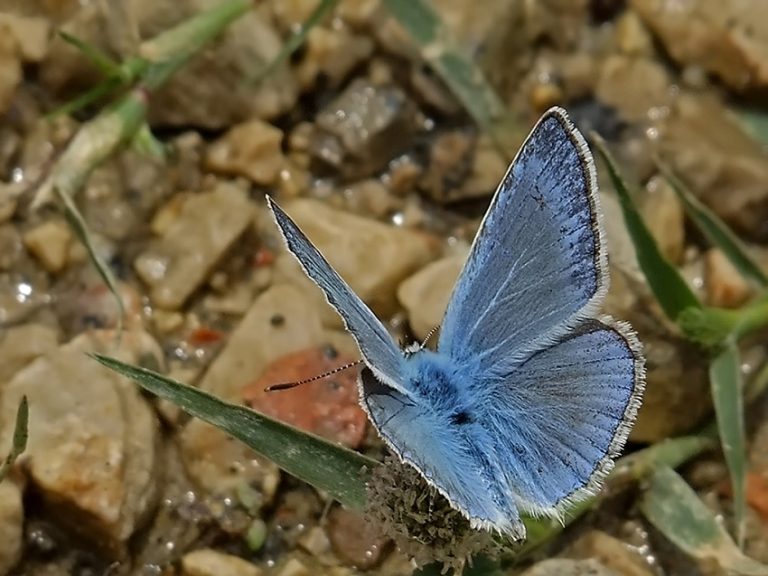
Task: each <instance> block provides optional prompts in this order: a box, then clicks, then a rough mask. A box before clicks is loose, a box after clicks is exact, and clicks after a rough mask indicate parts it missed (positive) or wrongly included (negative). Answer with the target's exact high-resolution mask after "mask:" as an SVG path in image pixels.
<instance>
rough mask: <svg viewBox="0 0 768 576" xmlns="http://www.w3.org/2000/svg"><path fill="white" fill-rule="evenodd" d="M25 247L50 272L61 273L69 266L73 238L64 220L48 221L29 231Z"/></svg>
mask: <svg viewBox="0 0 768 576" xmlns="http://www.w3.org/2000/svg"><path fill="white" fill-rule="evenodd" d="M23 240H24V246H25V247H26V248H27V250H29V252H30V253H31V254H32V256H34V257H35V258H36V259H37V260H38V261H39V262H40V264H41V265H42V266H43V268H45V269H46V270H47V271H48V272H51V273H57V272H61V271H62V270H63V269H64V268H65V266H66V265H67V260H68V256H69V247H70V244H71V243H72V240H73V236H72V231H71V230H70V227H69V225H68V224H67V223H66V222H64V221H63V220H48V221H46V222H43V223H42V224H39V225H38V226H36V227H34V228H32V229H31V230H28V231H27V232H25V233H24V236H23Z"/></svg>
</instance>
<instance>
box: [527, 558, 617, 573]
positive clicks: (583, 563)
mask: <svg viewBox="0 0 768 576" xmlns="http://www.w3.org/2000/svg"><path fill="white" fill-rule="evenodd" d="M520 576H622V574H621V573H620V572H616V571H615V570H612V569H610V568H606V567H605V566H603V565H602V564H601V563H600V562H598V561H597V560H568V559H565V558H552V559H550V560H544V561H542V562H539V563H537V564H534V565H533V566H532V567H531V568H528V570H526V571H525V572H523V573H521V575H520Z"/></svg>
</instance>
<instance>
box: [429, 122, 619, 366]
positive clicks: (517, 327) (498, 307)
mask: <svg viewBox="0 0 768 576" xmlns="http://www.w3.org/2000/svg"><path fill="white" fill-rule="evenodd" d="M597 201H598V200H597V184H596V180H595V173H594V168H593V164H592V159H591V156H590V154H589V150H588V149H587V146H586V143H585V142H584V139H583V138H582V137H581V135H580V134H579V133H578V132H577V131H576V130H575V128H573V126H572V124H571V122H570V120H568V118H567V116H566V115H565V112H564V111H562V110H560V109H558V108H555V109H552V110H550V111H549V112H548V113H547V114H545V115H544V116H543V117H542V119H541V120H540V121H539V123H538V124H537V125H536V127H535V128H534V129H533V131H532V132H531V135H530V136H529V137H528V139H527V141H526V142H525V144H523V146H522V148H521V149H520V152H519V153H518V155H517V157H516V158H515V161H514V162H513V163H512V165H511V166H510V168H509V170H508V171H507V174H506V175H505V177H504V179H503V180H502V181H501V184H500V185H499V188H498V190H497V191H496V195H495V196H494V198H493V201H492V202H491V206H490V208H489V209H488V212H487V215H486V217H485V219H484V220H483V223H482V224H481V226H480V229H479V231H478V233H477V236H476V238H475V241H474V244H473V245H472V249H471V251H470V255H469V258H468V260H467V263H466V264H465V267H464V270H463V272H462V274H461V276H460V277H459V281H458V282H457V284H456V287H455V288H454V290H453V295H452V296H451V300H450V302H449V304H448V309H447V311H446V314H445V317H444V319H443V323H442V327H441V333H440V341H439V346H438V350H439V351H440V352H441V353H444V354H446V355H448V356H450V357H451V358H454V359H455V360H456V361H458V362H462V361H470V362H474V361H478V362H480V363H481V364H482V365H485V366H492V365H494V366H495V367H497V368H498V369H499V370H500V371H501V372H505V371H508V369H509V368H510V367H511V366H512V365H513V364H514V363H516V362H519V361H521V360H524V359H525V358H526V357H527V356H528V355H529V354H530V353H531V352H533V351H535V350H538V349H539V348H541V347H542V345H545V344H546V343H547V342H553V341H555V340H556V339H557V337H558V336H559V335H561V334H563V333H565V332H566V331H567V330H568V329H569V328H570V327H572V326H573V325H574V324H575V323H576V322H577V321H578V319H579V318H580V317H586V316H589V315H590V314H591V313H593V312H594V311H595V309H596V308H597V306H599V303H600V300H601V299H602V297H603V296H604V294H605V292H606V290H607V284H608V278H607V262H606V255H605V247H604V245H603V239H602V237H601V230H600V224H599V221H598V219H599V217H600V216H599V210H598V208H597V206H596V203H597ZM500 362H501V364H499V363H500Z"/></svg>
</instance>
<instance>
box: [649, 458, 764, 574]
mask: <svg viewBox="0 0 768 576" xmlns="http://www.w3.org/2000/svg"><path fill="white" fill-rule="evenodd" d="M640 508H641V510H642V511H643V514H644V515H645V517H646V518H648V520H649V521H650V522H651V524H653V525H654V526H655V527H656V528H657V529H658V530H659V531H660V532H661V533H662V534H664V536H666V537H667V538H668V539H669V540H670V541H671V542H672V543H673V544H675V546H677V547H678V548H680V549H681V550H682V551H684V552H685V553H686V554H688V555H690V556H692V557H694V558H697V559H699V560H715V561H716V562H717V563H718V564H720V566H721V567H722V568H723V569H724V570H725V571H726V572H727V573H728V574H735V575H743V576H757V575H763V576H765V575H766V574H768V567H766V566H764V565H763V564H760V563H758V562H756V561H754V560H752V559H751V558H748V557H746V556H744V555H743V554H742V553H741V551H740V550H739V549H738V547H737V546H736V545H735V544H734V542H733V540H731V539H730V537H729V536H728V534H727V533H726V532H725V530H723V528H722V527H721V526H720V524H719V523H718V522H717V519H716V518H715V516H714V515H713V514H712V512H710V510H709V509H708V508H707V507H706V505H705V504H704V503H703V502H702V501H701V500H700V499H699V497H698V496H697V495H696V493H695V492H694V491H693V490H692V489H691V487H690V486H688V484H686V482H685V480H683V479H682V478H681V477H680V476H679V475H678V474H677V473H676V472H675V471H674V470H672V469H671V468H669V467H667V466H660V467H659V468H658V469H657V470H656V471H655V472H654V474H652V475H651V477H650V478H649V484H648V488H647V490H646V491H645V494H644V495H643V499H642V502H641V505H640Z"/></svg>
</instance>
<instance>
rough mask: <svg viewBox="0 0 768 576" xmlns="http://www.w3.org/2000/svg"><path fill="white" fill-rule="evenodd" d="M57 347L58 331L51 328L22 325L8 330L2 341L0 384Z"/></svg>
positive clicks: (41, 325)
mask: <svg viewBox="0 0 768 576" xmlns="http://www.w3.org/2000/svg"><path fill="white" fill-rule="evenodd" d="M57 347H58V337H57V331H56V329H55V328H52V327H50V326H45V325H43V324H22V325H20V326H12V327H10V328H8V329H7V330H5V332H4V333H3V334H2V339H0V382H7V381H8V380H9V379H10V378H11V377H12V376H13V375H14V374H15V373H16V372H17V371H18V370H20V369H21V368H23V367H24V366H26V365H27V364H29V363H30V362H31V361H32V360H34V359H35V358H37V357H38V356H42V355H44V354H47V353H51V352H53V351H54V350H55V349H56V348H57Z"/></svg>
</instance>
